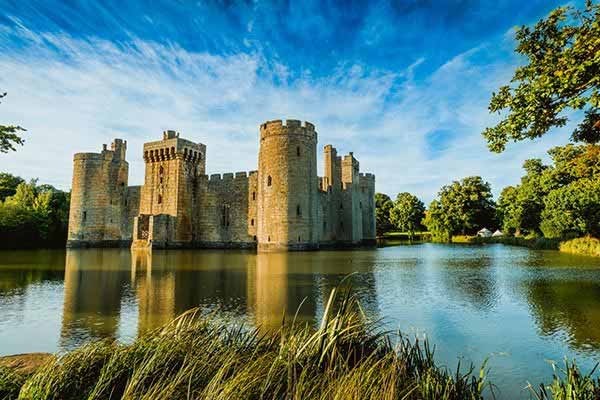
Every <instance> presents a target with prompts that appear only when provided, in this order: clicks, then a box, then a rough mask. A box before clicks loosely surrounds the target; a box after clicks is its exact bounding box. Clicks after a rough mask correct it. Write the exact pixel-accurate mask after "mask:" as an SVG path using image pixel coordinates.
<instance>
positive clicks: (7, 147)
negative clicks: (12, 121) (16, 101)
mask: <svg viewBox="0 0 600 400" xmlns="http://www.w3.org/2000/svg"><path fill="white" fill-rule="evenodd" d="M5 96H6V93H3V94H0V99H2V98H3V97H5ZM19 131H25V129H23V128H22V127H20V126H14V125H0V153H8V152H9V151H16V148H15V145H21V146H22V145H23V143H25V141H24V140H23V138H21V136H19V135H18V132H19Z"/></svg>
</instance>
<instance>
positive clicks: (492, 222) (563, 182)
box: [376, 144, 600, 242]
mask: <svg viewBox="0 0 600 400" xmlns="http://www.w3.org/2000/svg"><path fill="white" fill-rule="evenodd" d="M549 154H550V156H551V158H552V163H551V165H544V164H543V163H542V161H541V160H540V159H531V160H527V161H525V163H524V165H523V168H524V170H525V175H524V176H523V177H522V178H521V182H520V183H519V184H518V185H515V186H508V187H506V188H504V189H503V190H502V192H501V195H500V197H499V198H498V201H497V202H495V201H494V199H493V196H492V191H491V187H490V184H489V183H487V182H485V181H484V180H483V179H482V178H481V177H479V176H471V177H467V178H464V179H462V180H460V181H454V182H452V183H451V184H449V185H446V186H444V187H442V188H441V190H440V191H439V193H438V196H437V198H436V199H435V200H433V201H432V202H431V203H430V205H429V207H428V208H427V209H426V210H425V208H424V206H423V202H421V201H420V200H419V199H418V198H416V197H415V196H414V195H411V194H410V193H400V194H399V195H398V197H397V198H396V200H395V201H392V200H391V199H390V197H389V196H387V195H385V194H382V193H377V195H376V206H377V230H378V234H379V235H382V234H383V233H384V232H387V231H391V230H400V231H407V232H410V231H412V232H414V231H419V230H421V229H426V230H427V231H429V232H430V233H431V235H432V239H433V240H435V241H443V242H444V241H445V242H447V241H450V240H451V239H452V237H453V236H456V235H474V234H476V233H477V231H479V230H480V229H482V228H484V227H485V228H488V229H490V230H494V229H500V230H502V231H503V232H504V233H505V234H509V235H515V236H522V237H530V238H535V237H546V238H549V239H572V238H578V237H584V236H592V237H600V146H599V145H596V144H585V145H573V144H569V145H566V146H561V147H555V148H553V149H551V150H550V151H549Z"/></svg>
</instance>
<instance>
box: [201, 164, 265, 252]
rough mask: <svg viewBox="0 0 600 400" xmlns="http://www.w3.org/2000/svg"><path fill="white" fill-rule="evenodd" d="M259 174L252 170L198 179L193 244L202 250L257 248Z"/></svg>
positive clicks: (204, 176)
mask: <svg viewBox="0 0 600 400" xmlns="http://www.w3.org/2000/svg"><path fill="white" fill-rule="evenodd" d="M257 175H258V174H257V172H256V171H252V172H250V174H247V173H246V172H236V173H235V174H233V173H228V174H223V176H221V175H220V174H213V175H211V176H210V178H209V177H208V176H206V175H203V176H201V177H200V178H199V180H198V184H197V188H198V190H197V196H196V201H197V204H198V207H197V209H196V213H195V221H197V222H196V223H195V224H194V242H195V243H196V244H197V245H198V246H199V247H242V248H252V247H254V246H255V245H256V244H255V243H256V224H257V221H256V198H257V196H256V191H257V188H256V181H257V179H256V178H257Z"/></svg>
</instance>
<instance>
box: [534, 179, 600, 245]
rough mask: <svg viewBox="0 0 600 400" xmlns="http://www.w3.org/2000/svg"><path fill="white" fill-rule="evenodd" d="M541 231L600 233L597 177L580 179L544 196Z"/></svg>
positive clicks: (548, 233)
mask: <svg viewBox="0 0 600 400" xmlns="http://www.w3.org/2000/svg"><path fill="white" fill-rule="evenodd" d="M544 205H545V207H544V212H543V213H542V223H541V225H540V227H541V229H542V232H543V233H544V235H545V236H546V237H550V238H569V237H580V236H584V235H592V236H595V237H599V236H600V179H598V178H596V179H580V180H578V181H574V182H571V183H569V184H568V185H566V186H563V187H561V188H559V189H556V190H553V191H551V192H550V193H549V194H548V196H546V198H545V199H544Z"/></svg>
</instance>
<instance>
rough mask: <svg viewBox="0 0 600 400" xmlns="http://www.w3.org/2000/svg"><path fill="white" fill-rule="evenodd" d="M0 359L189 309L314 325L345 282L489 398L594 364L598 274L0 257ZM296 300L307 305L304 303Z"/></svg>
mask: <svg viewBox="0 0 600 400" xmlns="http://www.w3.org/2000/svg"><path fill="white" fill-rule="evenodd" d="M0 254H1V256H0V310H1V312H0V355H6V354H15V353H25V352H38V351H40V352H55V351H59V350H66V349H71V348H73V347H76V346H78V345H80V344H82V343H84V342H86V341H89V340H93V339H100V338H107V337H108V338H118V339H121V340H129V339H131V338H133V337H135V336H136V335H137V334H138V333H139V332H143V331H147V330H149V329H152V328H154V327H157V326H159V325H161V324H164V323H166V322H168V321H169V320H170V319H172V318H173V317H174V316H176V315H177V314H178V313H181V312H182V311H184V310H187V309H189V308H192V307H195V306H200V307H202V308H203V309H205V310H206V311H212V310H218V312H217V315H219V316H220V317H223V318H229V319H231V321H232V322H234V321H243V322H245V323H246V324H248V325H249V326H253V325H260V326H262V327H264V328H266V329H268V328H273V327H277V326H279V324H280V323H281V319H282V316H283V315H284V314H287V316H288V318H291V317H293V315H294V313H295V312H296V310H297V309H298V307H299V306H300V304H302V307H300V310H299V313H298V318H299V319H301V320H302V321H306V322H308V323H314V321H316V320H318V318H319V316H320V315H321V313H322V310H323V304H324V302H325V301H326V299H327V295H328V293H329V290H330V289H331V288H333V287H335V286H336V285H337V284H338V283H339V282H340V281H341V280H342V279H344V277H346V276H347V275H348V274H350V273H354V274H353V275H352V276H351V277H350V278H349V279H350V280H351V282H352V285H353V287H354V290H355V292H356V293H357V294H358V296H359V297H360V299H361V302H362V304H363V306H364V309H365V310H366V312H367V313H369V314H370V315H371V316H373V317H374V318H382V319H383V321H384V322H385V327H386V328H389V329H398V328H399V329H401V330H402V331H403V332H405V333H407V334H409V335H413V336H414V335H417V336H419V337H423V336H427V338H429V339H430V340H431V342H432V343H433V344H435V345H436V354H437V357H438V359H439V360H440V361H441V363H442V364H443V365H447V366H449V367H450V368H455V367H456V364H457V362H458V361H459V359H460V360H461V364H468V363H469V362H471V361H472V362H474V363H475V365H476V366H477V367H478V366H479V365H480V364H481V362H482V361H483V360H484V358H485V357H487V356H491V359H490V361H489V366H490V367H491V375H490V379H491V380H492V381H493V382H494V383H495V384H496V385H498V387H499V389H500V390H501V393H500V398H516V397H526V396H527V393H526V392H525V391H524V390H522V388H523V387H525V386H526V383H527V381H529V382H532V383H537V382H540V381H542V380H546V381H548V380H549V379H550V377H551V374H552V369H551V366H550V365H549V364H548V362H547V360H555V361H557V362H561V361H562V359H563V357H564V356H567V357H569V358H576V359H577V361H578V362H579V363H580V364H581V366H582V367H583V368H584V369H585V370H589V369H590V368H591V367H592V366H593V365H594V364H595V362H597V361H600V265H599V264H600V263H599V262H598V259H595V258H588V257H577V256H570V255H565V254H561V253H558V252H554V251H532V250H529V249H525V248H516V247H508V246H502V245H490V246H483V247H477V246H460V245H454V246H452V245H435V244H422V245H413V246H395V247H385V248H379V249H371V250H368V249H363V250H352V251H350V250H349V251H321V252H299V253H268V254H256V253H254V252H243V251H237V252H236V251H217V250H215V251H209V250H194V251H192V250H189V251H188V250H181V251H156V250H155V251H153V252H152V253H151V254H150V253H147V252H134V253H131V252H130V251H129V250H119V249H89V250H68V251H65V250H39V251H13V252H2V253H0ZM303 299H305V300H304V301H303Z"/></svg>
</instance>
